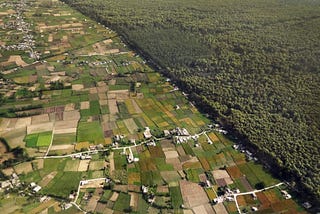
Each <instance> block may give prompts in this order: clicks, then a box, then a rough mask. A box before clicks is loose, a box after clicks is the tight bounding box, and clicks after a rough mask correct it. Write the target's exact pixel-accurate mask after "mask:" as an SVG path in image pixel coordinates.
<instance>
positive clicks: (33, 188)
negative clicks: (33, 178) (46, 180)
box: [30, 182, 41, 193]
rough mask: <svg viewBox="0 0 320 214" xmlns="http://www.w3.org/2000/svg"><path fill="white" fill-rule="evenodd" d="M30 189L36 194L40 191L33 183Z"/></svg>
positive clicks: (39, 187)
mask: <svg viewBox="0 0 320 214" xmlns="http://www.w3.org/2000/svg"><path fill="white" fill-rule="evenodd" d="M30 189H31V190H32V192H34V193H37V192H39V191H40V190H41V186H39V185H37V184H36V183H35V182H32V183H30Z"/></svg>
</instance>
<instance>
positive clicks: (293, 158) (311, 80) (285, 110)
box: [64, 0, 320, 200]
mask: <svg viewBox="0 0 320 214" xmlns="http://www.w3.org/2000/svg"><path fill="white" fill-rule="evenodd" d="M64 2H66V3H68V4H70V5H71V6H73V7H74V8H76V9H78V10H79V11H81V12H82V13H84V14H86V15H88V16H90V17H91V18H93V19H95V20H97V21H99V22H101V23H103V24H105V25H107V26H109V27H111V28H112V29H115V30H116V31H117V32H118V33H120V34H121V35H122V36H123V37H124V38H125V39H126V40H127V41H128V42H129V43H130V44H131V45H132V46H134V47H135V48H137V49H138V50H142V51H143V53H144V54H145V56H148V57H149V58H150V59H152V61H153V62H155V63H156V64H157V65H159V67H160V68H161V69H162V71H163V72H165V73H166V75H168V76H170V77H171V78H172V79H173V80H174V81H175V82H176V83H177V84H178V85H179V86H180V87H181V88H183V90H184V91H185V92H187V93H189V94H190V99H193V100H195V101H196V103H197V104H198V106H200V107H201V108H202V110H204V111H206V112H208V113H209V114H211V115H212V116H213V117H215V118H216V119H217V120H219V121H220V122H221V123H223V124H224V125H226V126H227V127H228V128H229V129H231V130H233V132H234V133H235V134H238V135H239V136H241V137H242V139H243V140H245V141H246V142H248V144H250V145H251V146H253V147H254V148H256V149H257V150H258V151H259V153H260V154H263V155H264V156H265V157H266V159H269V160H270V163H269V164H270V165H272V166H276V169H277V171H278V174H279V176H282V177H283V178H285V179H286V180H289V181H292V182H293V181H294V182H295V183H297V184H298V185H297V187H302V189H303V190H304V191H307V193H309V194H311V195H313V197H314V198H316V199H317V200H319V198H320V166H319V160H320V87H319V83H320V42H319V38H320V28H319V26H320V1H313V0H269V1H265V0H241V1H238V0H212V1H208V0H197V1H194V0H183V1H182V0H181V1H172V0H153V1H150V0H118V1H114V0H86V1H84V0H64ZM280 172H281V173H280Z"/></svg>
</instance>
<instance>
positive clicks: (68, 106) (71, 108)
mask: <svg viewBox="0 0 320 214" xmlns="http://www.w3.org/2000/svg"><path fill="white" fill-rule="evenodd" d="M74 109H75V104H74V103H69V104H67V105H66V106H65V108H64V110H65V111H73V110H74Z"/></svg>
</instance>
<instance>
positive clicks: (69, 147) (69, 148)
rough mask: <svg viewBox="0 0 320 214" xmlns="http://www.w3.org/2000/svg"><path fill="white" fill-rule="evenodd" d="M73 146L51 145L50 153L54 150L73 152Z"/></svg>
mask: <svg viewBox="0 0 320 214" xmlns="http://www.w3.org/2000/svg"><path fill="white" fill-rule="evenodd" d="M73 149H74V145H52V146H51V148H50V151H55V150H73Z"/></svg>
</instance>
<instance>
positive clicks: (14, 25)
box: [0, 1, 40, 59]
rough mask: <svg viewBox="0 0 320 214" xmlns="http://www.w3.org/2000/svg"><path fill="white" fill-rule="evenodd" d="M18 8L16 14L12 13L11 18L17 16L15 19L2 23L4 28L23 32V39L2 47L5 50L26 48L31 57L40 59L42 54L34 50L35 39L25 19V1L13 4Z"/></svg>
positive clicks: (0, 47)
mask: <svg viewBox="0 0 320 214" xmlns="http://www.w3.org/2000/svg"><path fill="white" fill-rule="evenodd" d="M12 6H14V7H15V9H16V13H15V14H10V15H9V17H10V18H15V20H10V21H8V22H7V23H4V24H3V25H2V28H3V29H16V30H18V31H21V32H22V35H23V36H22V41H19V43H18V44H10V45H1V46H0V49H4V50H26V51H29V53H30V57H31V58H34V59H39V58H40V54H39V53H37V52H35V51H33V48H35V40H34V37H33V35H32V34H31V33H30V32H31V30H30V23H27V22H25V21H24V18H23V11H24V10H25V9H26V6H27V5H26V3H25V1H18V2H17V3H16V4H15V5H12Z"/></svg>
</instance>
